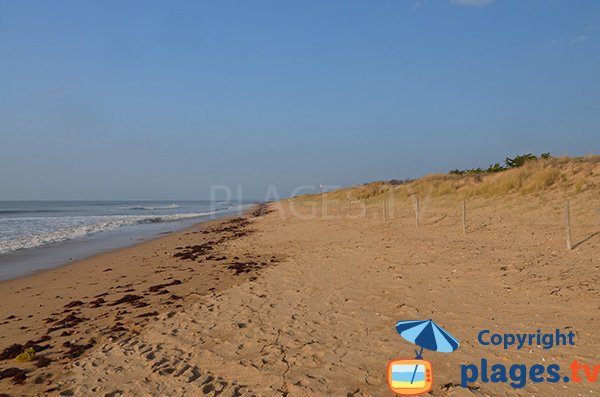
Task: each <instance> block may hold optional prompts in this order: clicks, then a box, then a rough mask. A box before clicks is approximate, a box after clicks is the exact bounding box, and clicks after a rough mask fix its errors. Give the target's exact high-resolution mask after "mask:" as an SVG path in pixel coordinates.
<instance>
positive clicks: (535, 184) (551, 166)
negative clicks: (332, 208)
mask: <svg viewBox="0 0 600 397" xmlns="http://www.w3.org/2000/svg"><path fill="white" fill-rule="evenodd" d="M390 190H392V191H393V193H394V197H396V198H403V197H404V198H405V197H408V196H410V195H413V194H417V195H427V196H430V197H445V196H447V197H449V198H450V197H452V198H461V199H466V198H475V197H482V198H493V197H501V196H507V195H528V194H537V193H540V192H543V191H549V190H551V191H557V192H561V193H564V194H566V195H572V194H577V193H580V192H584V191H592V192H600V156H586V157H577V158H570V157H560V158H540V159H537V160H531V161H527V162H526V163H525V164H524V165H523V166H522V167H519V168H513V169H509V170H506V171H503V172H496V173H489V174H465V175H455V174H432V175H427V176H424V177H422V178H420V179H418V180H415V181H411V182H407V183H401V184H396V183H390V182H383V181H379V182H373V183H368V184H364V185H361V186H353V187H349V188H343V189H338V190H335V191H332V192H327V193H324V195H325V197H326V198H327V199H329V200H344V201H345V200H367V201H374V200H380V199H383V197H386V195H387V194H388V193H389V192H390ZM320 198H323V197H322V196H321V195H320V194H313V195H305V196H300V197H298V199H300V200H316V199H320Z"/></svg>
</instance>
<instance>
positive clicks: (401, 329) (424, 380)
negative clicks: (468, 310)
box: [387, 320, 460, 396]
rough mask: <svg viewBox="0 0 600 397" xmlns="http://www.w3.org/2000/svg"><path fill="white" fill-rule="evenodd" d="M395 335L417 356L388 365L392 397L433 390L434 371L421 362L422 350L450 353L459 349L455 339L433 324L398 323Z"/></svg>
mask: <svg viewBox="0 0 600 397" xmlns="http://www.w3.org/2000/svg"><path fill="white" fill-rule="evenodd" d="M396 331H398V333H399V334H400V336H401V337H403V338H404V339H406V340H407V341H409V342H411V343H414V344H415V345H417V346H418V347H420V350H415V353H416V356H415V358H414V359H412V360H406V359H399V360H392V361H390V362H389V363H388V369H387V379H388V385H389V386H390V388H391V389H392V391H393V392H394V393H396V394H398V395H402V396H416V395H419V394H424V393H427V392H429V391H430V390H431V388H432V387H433V368H432V367H431V363H430V362H429V361H427V360H423V349H427V350H431V351H436V352H441V353H451V352H453V351H454V350H456V349H458V346H459V345H460V343H459V341H458V339H456V338H455V337H454V336H452V335H451V334H450V333H449V332H448V331H446V330H445V329H443V328H442V327H440V326H439V325H437V324H436V323H434V322H433V320H408V321H398V322H397V323H396Z"/></svg>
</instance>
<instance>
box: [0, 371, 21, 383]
mask: <svg viewBox="0 0 600 397" xmlns="http://www.w3.org/2000/svg"><path fill="white" fill-rule="evenodd" d="M6 378H11V379H12V382H13V383H14V384H15V385H22V384H23V383H25V380H26V379H27V372H25V371H24V370H22V369H19V368H15V367H11V368H6V369H3V370H1V371H0V380H1V379H6Z"/></svg>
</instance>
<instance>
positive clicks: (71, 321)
mask: <svg viewBox="0 0 600 397" xmlns="http://www.w3.org/2000/svg"><path fill="white" fill-rule="evenodd" d="M84 321H87V318H83V317H78V316H77V315H76V314H75V313H71V314H69V315H67V316H66V317H65V318H63V319H62V320H58V321H56V322H55V323H54V327H50V328H48V333H50V332H54V331H58V330H59V329H63V328H73V327H74V326H76V325H77V324H79V323H82V322H84Z"/></svg>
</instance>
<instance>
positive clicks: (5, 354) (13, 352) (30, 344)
mask: <svg viewBox="0 0 600 397" xmlns="http://www.w3.org/2000/svg"><path fill="white" fill-rule="evenodd" d="M50 339H51V338H50V335H44V336H42V337H41V338H39V339H37V340H30V341H27V342H26V343H25V344H24V345H22V344H20V343H13V344H12V345H10V346H8V347H7V348H6V349H4V350H2V352H0V361H3V360H11V359H14V358H17V356H18V355H19V354H21V353H23V352H24V351H25V350H26V349H33V350H34V351H35V352H36V353H37V352H41V351H43V350H46V349H49V348H50V347H51V346H50V345H49V344H45V345H42V344H41V343H43V342H46V341H48V340H50Z"/></svg>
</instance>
